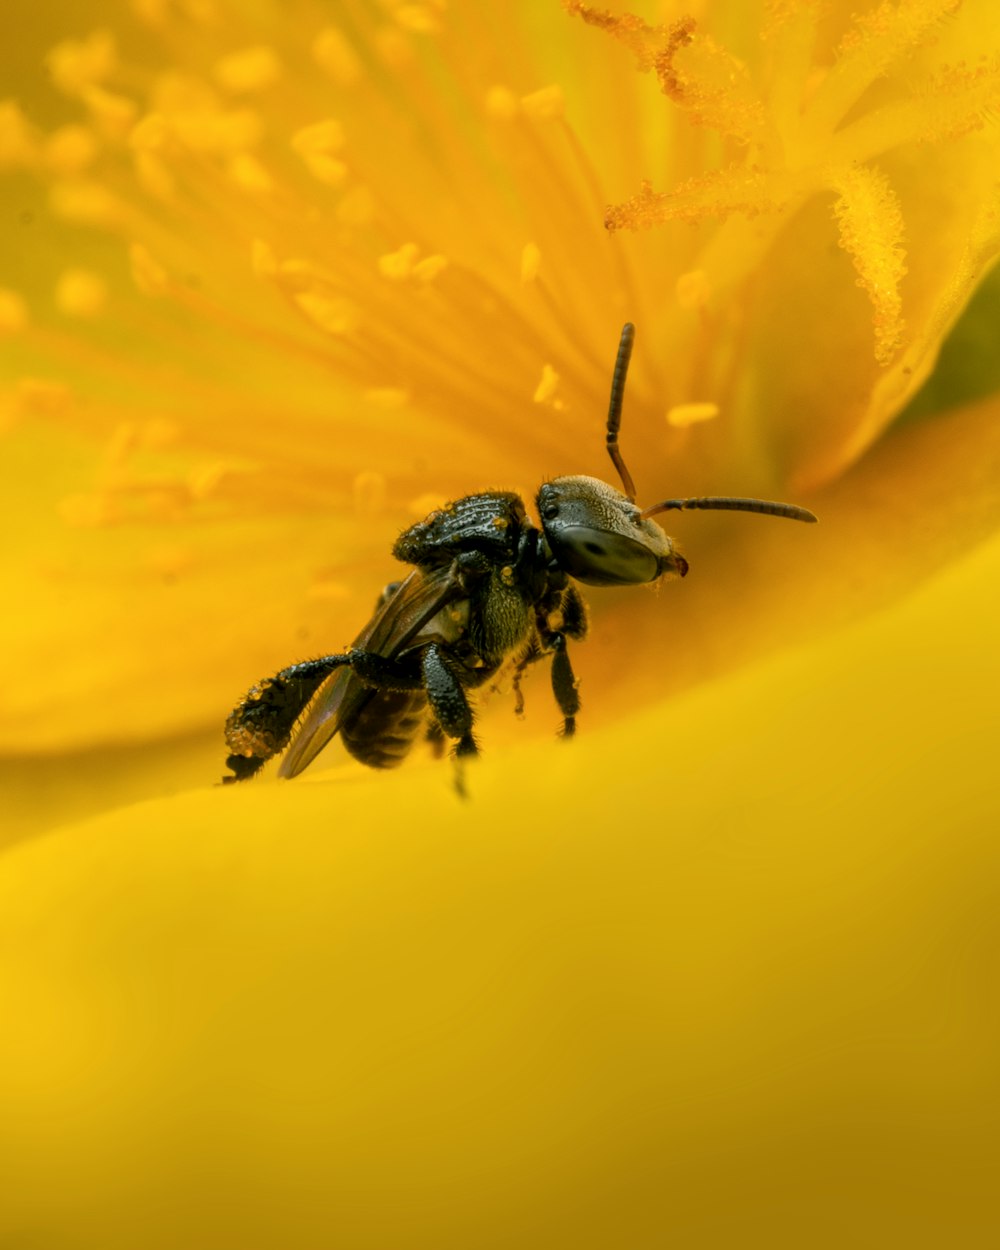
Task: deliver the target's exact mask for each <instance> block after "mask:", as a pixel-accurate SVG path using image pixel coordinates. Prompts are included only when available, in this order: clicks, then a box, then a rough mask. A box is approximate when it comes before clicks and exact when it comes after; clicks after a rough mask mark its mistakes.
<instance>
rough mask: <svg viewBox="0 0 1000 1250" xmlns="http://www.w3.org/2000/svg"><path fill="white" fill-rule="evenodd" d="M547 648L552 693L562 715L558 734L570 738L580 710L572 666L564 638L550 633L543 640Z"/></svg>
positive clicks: (561, 635) (562, 635)
mask: <svg viewBox="0 0 1000 1250" xmlns="http://www.w3.org/2000/svg"><path fill="white" fill-rule="evenodd" d="M545 643H546V645H547V646H549V647H551V649H552V651H553V653H554V654H553V656H552V693H553V695H554V696H555V700H556V703H557V704H558V705H559V711H560V712H562V714H563V723H562V729H561V731H560V734H561V736H562V737H563V738H572V736H573V734H574V733H576V714H577V712H579V710H580V694H579V692H578V690H577V688H576V678H575V677H574V676H573V666H572V664H570V662H569V651H568V649H567V646H566V636H565V635H564V634H562V633H552V634H549V636H548V637H547V638H546V639H545Z"/></svg>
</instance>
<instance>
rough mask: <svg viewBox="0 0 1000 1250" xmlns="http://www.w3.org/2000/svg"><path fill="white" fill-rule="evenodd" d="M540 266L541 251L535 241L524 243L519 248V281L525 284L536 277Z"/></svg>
mask: <svg viewBox="0 0 1000 1250" xmlns="http://www.w3.org/2000/svg"><path fill="white" fill-rule="evenodd" d="M541 267H542V253H541V250H540V248H539V247H538V245H537V244H536V243H525V245H524V247H523V248H522V250H521V281H522V282H523V283H525V284H526V285H527V283H529V282H534V280H535V279H536V278H537V277H538V271H539V270H540V269H541Z"/></svg>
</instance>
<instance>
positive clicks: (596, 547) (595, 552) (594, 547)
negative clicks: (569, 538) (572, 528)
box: [583, 543, 605, 556]
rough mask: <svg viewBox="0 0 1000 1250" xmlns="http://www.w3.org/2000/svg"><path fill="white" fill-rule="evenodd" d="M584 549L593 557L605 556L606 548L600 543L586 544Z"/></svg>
mask: <svg viewBox="0 0 1000 1250" xmlns="http://www.w3.org/2000/svg"><path fill="white" fill-rule="evenodd" d="M583 549H584V551H589V552H590V554H591V555H592V556H603V555H604V554H605V552H604V548H603V547H602V546H601V544H600V543H584V544H583Z"/></svg>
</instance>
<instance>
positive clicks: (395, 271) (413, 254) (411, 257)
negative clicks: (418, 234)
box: [378, 243, 420, 282]
mask: <svg viewBox="0 0 1000 1250" xmlns="http://www.w3.org/2000/svg"><path fill="white" fill-rule="evenodd" d="M419 255H420V248H419V247H417V245H416V243H404V244H403V245H402V246H401V247H398V248H397V249H396V250H395V251H394V252H386V253H385V254H384V255H382V256H380V257H379V258H378V271H379V273H380V274H381V275H382V277H383V278H389V279H390V280H391V281H393V282H402V281H403V280H404V279H405V278H408V277H409V276H410V274H411V273H412V272H413V266H414V264H415V262H416V259H417V257H418V256H419Z"/></svg>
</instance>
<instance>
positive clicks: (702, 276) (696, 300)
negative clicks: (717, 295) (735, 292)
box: [674, 269, 712, 310]
mask: <svg viewBox="0 0 1000 1250" xmlns="http://www.w3.org/2000/svg"><path fill="white" fill-rule="evenodd" d="M674 291H675V292H676V295H677V303H678V304H679V306H680V307H681V308H684V309H688V310H694V309H696V308H704V307H705V305H706V304H707V303H708V301H709V299H710V298H711V295H712V284H711V282H710V281H709V278H708V274H707V273H706V272H705V271H704V269H692V270H691V271H690V272H689V273H682V274H681V276H680V277H679V278H678V279H677V283H676V286H675V287H674Z"/></svg>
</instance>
